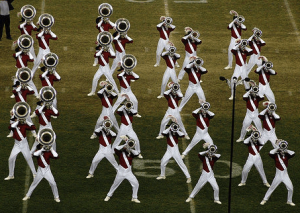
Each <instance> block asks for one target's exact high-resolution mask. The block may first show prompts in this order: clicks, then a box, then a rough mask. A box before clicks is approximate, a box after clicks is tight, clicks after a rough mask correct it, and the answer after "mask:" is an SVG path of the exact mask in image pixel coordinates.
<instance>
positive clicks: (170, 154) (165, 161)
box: [160, 145, 191, 178]
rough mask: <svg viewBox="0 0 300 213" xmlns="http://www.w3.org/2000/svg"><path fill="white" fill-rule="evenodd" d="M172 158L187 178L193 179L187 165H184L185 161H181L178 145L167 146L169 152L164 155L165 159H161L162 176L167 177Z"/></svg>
mask: <svg viewBox="0 0 300 213" xmlns="http://www.w3.org/2000/svg"><path fill="white" fill-rule="evenodd" d="M172 157H173V158H174V160H175V161H176V163H177V164H178V166H179V167H180V169H181V170H182V171H183V173H184V175H185V177H186V178H190V177H191V176H190V173H189V171H188V169H187V167H186V165H185V164H184V162H183V160H182V159H181V156H180V153H179V149H178V145H176V146H173V147H171V146H169V145H167V151H166V153H165V154H164V156H163V158H162V159H161V163H160V170H161V172H160V176H165V175H166V166H167V164H168V162H169V160H170V159H171V158H172Z"/></svg>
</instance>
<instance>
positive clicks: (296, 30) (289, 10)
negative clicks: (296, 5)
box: [284, 0, 300, 44]
mask: <svg viewBox="0 0 300 213" xmlns="http://www.w3.org/2000/svg"><path fill="white" fill-rule="evenodd" d="M284 4H285V7H286V10H287V12H288V15H289V17H290V20H291V23H292V26H293V28H294V31H295V34H296V36H297V40H298V43H299V44H300V34H299V30H298V27H297V25H296V22H295V19H294V16H293V13H292V11H291V8H290V5H289V2H288V0H284Z"/></svg>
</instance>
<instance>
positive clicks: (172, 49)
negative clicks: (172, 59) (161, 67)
mask: <svg viewBox="0 0 300 213" xmlns="http://www.w3.org/2000/svg"><path fill="white" fill-rule="evenodd" d="M168 52H169V55H170V56H173V55H174V54H175V52H176V47H174V46H170V47H169V50H168Z"/></svg>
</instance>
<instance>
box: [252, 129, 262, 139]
mask: <svg viewBox="0 0 300 213" xmlns="http://www.w3.org/2000/svg"><path fill="white" fill-rule="evenodd" d="M251 137H252V138H253V139H254V140H257V139H258V138H260V132H259V131H253V132H252V134H251Z"/></svg>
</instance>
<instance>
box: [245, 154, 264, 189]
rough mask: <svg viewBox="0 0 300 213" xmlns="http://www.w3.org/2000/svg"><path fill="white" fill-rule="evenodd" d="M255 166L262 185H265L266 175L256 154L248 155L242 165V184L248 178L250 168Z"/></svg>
mask: <svg viewBox="0 0 300 213" xmlns="http://www.w3.org/2000/svg"><path fill="white" fill-rule="evenodd" d="M253 165H254V166H255V168H256V169H257V171H258V173H259V175H260V177H261V179H262V181H263V183H267V182H268V181H267V178H266V174H265V171H264V166H263V162H262V159H261V156H260V154H259V153H258V154H256V155H252V154H250V153H249V155H248V159H247V161H246V163H245V165H244V168H243V171H242V181H241V182H242V183H246V181H247V178H248V174H249V172H250V170H251V168H252V166H253Z"/></svg>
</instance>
